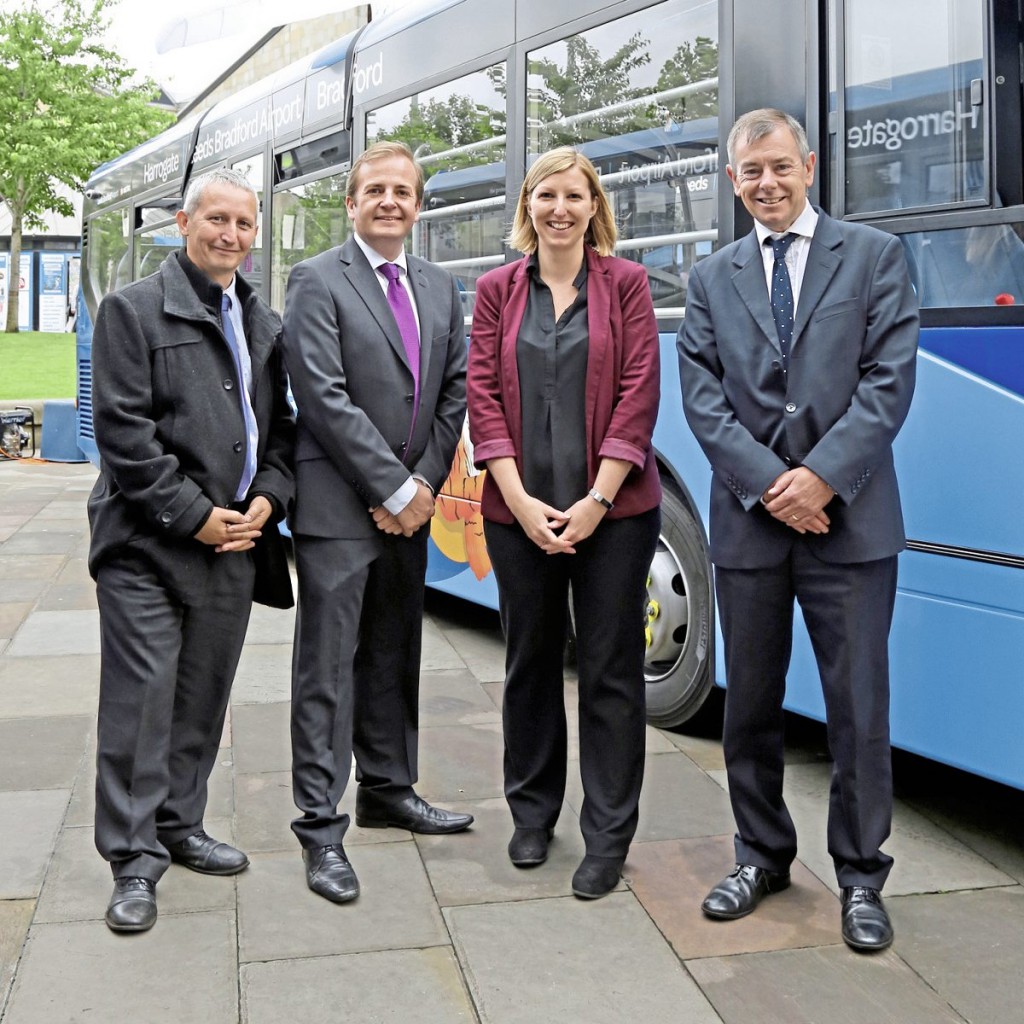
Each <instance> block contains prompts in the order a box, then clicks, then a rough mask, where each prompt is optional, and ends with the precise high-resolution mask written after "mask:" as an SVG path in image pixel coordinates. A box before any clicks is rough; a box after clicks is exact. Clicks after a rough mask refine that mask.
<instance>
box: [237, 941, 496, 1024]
mask: <svg viewBox="0 0 1024 1024" xmlns="http://www.w3.org/2000/svg"><path fill="white" fill-rule="evenodd" d="M241 988H242V1007H243V1010H242V1012H243V1019H244V1020H245V1022H246V1024H283V1022H285V1021H315V1020H321V1019H323V1015H324V1008H325V1007H330V1017H331V1019H332V1020H336V1021H340V1022H347V1021H352V1022H356V1021H358V1022H360V1024H459V1022H460V1021H465V1022H467V1024H470V1022H475V1021H476V1020H477V1016H476V1014H475V1013H474V1012H473V1006H472V1003H471V1002H470V999H469V993H468V992H467V991H466V988H465V986H464V984H463V982H462V977H461V975H460V973H459V966H458V964H457V963H456V961H455V957H454V956H453V955H452V951H451V950H450V949H447V948H443V947H435V948H432V949H410V950H399V951H386V952H381V953H358V954H350V955H348V956H331V957H317V958H316V959H313V960H278V961H274V962H271V963H263V964H244V965H243V966H242V971H241Z"/></svg>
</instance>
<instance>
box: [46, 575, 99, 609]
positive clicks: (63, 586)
mask: <svg viewBox="0 0 1024 1024" xmlns="http://www.w3.org/2000/svg"><path fill="white" fill-rule="evenodd" d="M36 607H37V608H38V609H39V611H68V610H77V609H90V608H96V607H97V605H96V584H95V583H93V581H92V580H89V582H88V583H55V584H54V585H53V586H52V587H50V588H49V589H48V590H47V591H46V592H45V593H44V594H43V595H41V597H40V598H39V603H38V604H37V605H36Z"/></svg>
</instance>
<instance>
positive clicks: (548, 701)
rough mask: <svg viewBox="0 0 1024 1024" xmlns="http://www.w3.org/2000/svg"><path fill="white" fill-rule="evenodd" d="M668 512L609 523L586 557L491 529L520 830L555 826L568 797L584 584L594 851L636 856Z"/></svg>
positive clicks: (588, 798) (510, 786) (582, 689)
mask: <svg viewBox="0 0 1024 1024" xmlns="http://www.w3.org/2000/svg"><path fill="white" fill-rule="evenodd" d="M660 527H661V510H660V509H652V510H650V511H649V512H644V513H642V514H640V515H637V516H630V517H628V518H624V519H606V520H604V521H603V522H602V523H601V524H600V525H599V526H598V528H597V530H595V531H594V533H593V535H592V536H590V537H588V538H587V540H585V541H584V542H582V543H581V544H578V545H577V546H576V554H575V555H548V554H545V553H544V552H543V551H541V550H540V548H538V547H537V546H536V545H535V544H534V543H533V542H532V541H531V540H530V539H529V538H528V537H527V536H526V534H525V533H523V531H522V529H521V528H520V527H519V525H518V524H514V525H511V526H508V525H504V524H500V523H492V522H488V523H485V525H484V532H485V535H486V538H487V548H488V551H489V552H490V555H491V562H492V564H493V565H494V573H495V577H496V579H497V582H498V601H499V608H500V611H501V623H502V629H503V630H504V633H505V643H506V656H505V691H504V698H503V704H502V721H503V729H504V735H505V798H506V800H507V801H508V805H509V808H510V810H511V811H512V821H513V822H514V824H515V825H516V827H519V828H553V827H554V825H555V822H556V821H557V820H558V815H559V812H560V811H561V808H562V800H563V797H564V795H565V781H566V769H567V766H566V757H567V738H566V737H567V734H566V721H565V703H564V696H563V693H564V680H563V675H562V664H563V657H564V652H565V641H566V632H567V629H568V622H569V604H568V594H569V586H570V584H571V585H572V600H573V612H574V615H575V625H576V644H577V654H578V663H579V730H580V775H581V777H582V781H583V806H582V809H581V811H580V828H581V830H582V832H583V837H584V839H585V841H586V849H587V853H589V854H592V855H594V856H598V857H625V855H626V853H627V851H628V849H629V844H630V842H631V840H632V838H633V835H634V833H635V832H636V825H637V820H638V816H639V811H638V807H639V800H640V787H641V784H642V782H643V772H644V729H645V724H646V717H645V699H644V698H645V692H644V690H645V682H644V654H645V644H646V641H645V636H644V626H645V619H644V616H645V599H646V583H647V573H648V569H649V567H650V564H651V559H652V557H653V556H654V550H655V548H656V546H657V543H658V533H659V530H660Z"/></svg>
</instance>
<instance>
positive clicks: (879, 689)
mask: <svg viewBox="0 0 1024 1024" xmlns="http://www.w3.org/2000/svg"><path fill="white" fill-rule="evenodd" d="M715 586H716V590H717V594H718V608H719V612H720V614H721V625H722V635H723V637H724V639H725V668H726V691H725V731H724V734H723V742H724V747H725V762H726V768H727V771H728V777H729V796H730V799H731V801H732V808H733V814H734V816H735V818H736V827H737V834H736V860H737V862H738V863H740V864H755V865H757V866H758V867H762V868H766V869H767V870H770V871H784V870H787V869H788V868H789V865H790V862H791V861H792V860H793V858H794V857H795V856H796V851H797V841H796V830H795V828H794V826H793V820H792V818H791V817H790V814H789V811H788V809H787V808H786V803H785V801H784V799H783V796H782V777H783V755H784V735H783V733H784V717H783V711H782V701H783V697H784V695H785V689H786V671H787V669H788V667H789V660H790V654H791V651H792V641H793V608H794V600H796V601H799V603H800V609H801V611H802V612H803V617H804V621H805V623H806V624H807V630H808V633H809V634H810V638H811V644H812V646H813V648H814V654H815V658H816V660H817V663H818V672H819V675H820V676H821V684H822V690H823V694H824V698H825V712H826V718H827V728H828V743H829V748H830V750H831V753H832V758H833V769H832V783H831V790H830V795H829V813H828V849H829V853H830V854H831V855H832V859H833V862H834V863H835V869H836V877H837V879H838V881H839V885H840V886H841V887H842V886H848V885H865V886H870V887H871V888H874V889H881V888H882V886H883V885H884V884H885V880H886V878H887V876H888V874H889V870H890V868H891V867H892V858H891V857H889V856H888V855H886V854H884V853H882V852H881V850H880V847H881V845H882V843H883V842H885V840H886V838H887V837H888V835H889V831H890V828H891V824H892V765H891V758H890V748H889V654H888V637H889V627H890V625H891V623H892V613H893V604H894V601H895V596H896V557H895V556H893V557H892V558H883V559H880V560H878V561H872V562H860V563H854V564H846V565H835V564H829V563H827V562H822V561H821V560H820V559H818V558H816V557H815V556H814V555H813V554H811V553H810V552H809V551H808V550H807V548H806V547H805V546H804V545H802V544H796V545H794V547H793V550H792V552H791V554H790V556H789V557H788V558H787V559H786V560H785V561H784V562H782V563H781V564H780V565H776V566H771V567H770V568H767V569H722V568H716V570H715Z"/></svg>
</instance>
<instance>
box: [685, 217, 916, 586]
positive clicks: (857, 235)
mask: <svg viewBox="0 0 1024 1024" xmlns="http://www.w3.org/2000/svg"><path fill="white" fill-rule="evenodd" d="M917 338H918V308H917V300H916V297H915V295H914V291H913V288H912V286H911V283H910V278H909V275H908V273H907V267H906V260H905V258H904V255H903V249H902V246H901V245H900V243H899V241H898V240H897V239H896V238H894V237H892V236H891V235H887V234H885V233H884V232H881V231H878V230H877V229H875V228H871V227H868V226H866V225H862V224H852V223H847V222H845V221H837V220H833V219H832V218H831V217H829V216H828V215H827V214H825V213H823V212H821V211H819V217H818V223H817V227H816V228H815V232H814V237H813V239H812V240H811V243H810V248H809V250H808V254H807V264H806V269H805V272H804V277H803V282H802V285H801V289H800V298H799V303H798V306H797V309H796V318H795V324H794V329H793V341H792V345H791V348H790V357H789V372H788V373H783V370H782V354H781V351H780V348H779V342H778V335H777V333H776V330H775V321H774V320H773V318H772V312H771V304H770V300H769V296H768V288H767V285H766V282H765V272H764V264H763V261H762V258H761V253H760V251H759V249H758V244H757V236H756V234H755V233H754V232H751V233H750V234H749V235H747V236H745V237H744V238H741V239H739V240H738V241H736V242H733V243H732V244H731V245H728V246H726V247H725V248H724V249H722V250H720V251H719V252H717V253H715V254H714V255H712V256H709V257H708V258H707V259H705V260H703V261H701V262H700V263H698V264H696V265H695V266H694V268H693V270H691V272H690V277H689V288H688V293H687V303H686V317H685V319H684V322H683V326H682V328H681V329H680V332H679V341H678V351H679V374H680V380H681V383H682V392H683V406H684V410H685V413H686V418H687V421H688V422H689V424H690V427H691V429H692V430H693V432H694V435H695V436H696V438H697V440H698V442H699V443H700V445H701V447H702V448H703V450H704V452H705V454H706V455H707V457H708V459H709V460H710V462H711V467H712V470H713V478H712V484H711V523H710V535H711V557H712V560H713V561H714V562H715V564H716V565H720V566H722V567H725V568H736V569H743V568H747V569H751V568H762V567H767V566H771V565H777V564H778V563H779V562H781V561H782V560H783V559H784V558H785V557H786V556H787V554H788V553H789V551H790V549H791V547H792V546H793V544H796V543H802V544H806V545H809V546H810V548H811V549H812V550H813V552H814V553H815V554H816V555H817V556H818V557H819V558H821V559H822V560H823V561H827V562H835V563H848V562H865V561H871V560H874V559H878V558H885V557H887V556H889V555H894V554H896V553H897V552H899V551H900V550H902V548H903V547H904V546H905V544H906V539H905V536H904V532H903V515H902V511H901V508H900V497H899V489H898V486H897V482H896V473H895V470H894V467H893V458H892V442H893V439H894V438H895V437H896V434H897V433H898V431H899V429H900V427H901V426H902V424H903V421H904V419H905V418H906V415H907V411H908V409H909V407H910V399H911V395H912V394H913V390H914V375H915V364H916V354H917ZM797 466H806V467H807V468H808V469H810V470H812V471H813V472H814V473H816V474H817V475H818V476H819V477H821V478H822V479H823V480H824V481H825V482H826V483H828V484H829V485H830V486H831V487H832V489H833V490H834V491H835V492H836V494H835V497H834V498H833V499H832V501H831V502H830V503H829V504H828V506H827V507H826V513H827V514H828V516H829V518H830V519H831V526H830V528H829V532H828V533H827V534H822V535H817V534H811V533H807V534H798V533H797V532H796V531H795V530H792V529H790V528H789V527H788V526H786V525H785V524H784V523H780V522H778V521H777V520H776V519H773V518H772V517H771V516H770V515H769V514H768V513H767V512H766V511H765V510H764V508H763V507H762V506H761V504H760V498H761V495H762V494H763V493H764V492H765V491H766V490H767V489H768V487H769V486H771V484H772V482H773V481H774V480H775V479H776V478H777V477H778V476H779V475H780V474H781V473H783V472H785V471H786V470H787V469H790V468H793V467H797Z"/></svg>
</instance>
